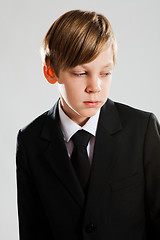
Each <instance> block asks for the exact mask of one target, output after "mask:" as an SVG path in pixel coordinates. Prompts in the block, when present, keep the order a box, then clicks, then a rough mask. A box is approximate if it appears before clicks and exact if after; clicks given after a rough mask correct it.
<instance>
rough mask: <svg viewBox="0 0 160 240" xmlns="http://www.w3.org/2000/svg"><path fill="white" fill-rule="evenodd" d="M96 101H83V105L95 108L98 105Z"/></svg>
mask: <svg viewBox="0 0 160 240" xmlns="http://www.w3.org/2000/svg"><path fill="white" fill-rule="evenodd" d="M98 103H99V102H98V101H85V102H84V104H85V105H87V106H89V107H95V106H97V105H98Z"/></svg>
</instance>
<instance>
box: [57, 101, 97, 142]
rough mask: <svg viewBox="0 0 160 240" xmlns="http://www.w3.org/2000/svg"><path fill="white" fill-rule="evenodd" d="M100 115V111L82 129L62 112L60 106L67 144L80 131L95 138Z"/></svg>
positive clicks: (62, 126) (61, 122)
mask: <svg viewBox="0 0 160 240" xmlns="http://www.w3.org/2000/svg"><path fill="white" fill-rule="evenodd" d="M99 113H100V109H99V110H98V111H97V113H96V114H95V115H94V116H92V117H90V118H89V120H88V121H87V122H86V124H85V125H84V126H83V127H81V126H79V125H78V124H77V123H75V122H74V121H72V120H71V119H70V118H69V117H68V116H67V115H66V114H65V113H64V111H63V110H62V108H61V106H60V104H59V116H60V124H61V129H62V132H63V135H64V140H65V141H66V142H69V140H70V139H71V137H72V136H73V135H74V134H75V133H76V132H77V131H78V130H82V129H83V130H85V131H87V132H89V133H91V134H92V135H93V136H95V135H96V130H97V124H98V119H99Z"/></svg>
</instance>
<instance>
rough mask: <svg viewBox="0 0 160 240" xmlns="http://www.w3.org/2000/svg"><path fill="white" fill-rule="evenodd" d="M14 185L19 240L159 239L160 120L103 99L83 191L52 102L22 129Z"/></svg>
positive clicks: (19, 136)
mask: <svg viewBox="0 0 160 240" xmlns="http://www.w3.org/2000/svg"><path fill="white" fill-rule="evenodd" d="M17 188H18V213H19V229H20V240H36V239H37V240H42V239H43V240H51V239H52V240H65V239H69V240H82V239H83V240H89V239H92V240H107V239H108V240H142V239H143V240H145V239H152V240H155V239H160V126H159V124H158V121H157V119H156V117H155V116H154V115H153V114H151V113H147V112H143V111H140V110H137V109H133V108H131V107H129V106H126V105H123V104H120V103H114V102H113V101H111V100H110V99H108V100H107V102H106V103H105V105H104V106H103V107H102V109H101V112H100V118H99V122H98V129H97V134H96V141H95V148H94V155H93V162H92V167H91V175H90V181H89V189H88V195H87V197H86V199H85V198H84V194H83V191H82V189H81V187H80V185H79V183H78V180H77V178H76V176H75V173H74V171H73V169H72V165H71V163H70V160H69V157H68V154H67V150H66V147H65V143H64V140H63V135H62V132H61V129H60V125H59V114H58V104H57V103H56V104H55V106H54V107H53V108H52V109H51V110H50V111H48V112H46V113H44V114H43V115H41V116H40V117H38V118H37V119H36V120H34V121H33V122H32V123H31V124H29V125H28V126H27V127H26V128H24V129H22V130H20V131H19V134H18V145H17Z"/></svg>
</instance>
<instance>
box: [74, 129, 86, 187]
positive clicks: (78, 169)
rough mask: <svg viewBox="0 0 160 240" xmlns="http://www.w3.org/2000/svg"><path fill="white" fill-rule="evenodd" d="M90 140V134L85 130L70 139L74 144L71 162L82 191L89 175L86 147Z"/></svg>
mask: <svg viewBox="0 0 160 240" xmlns="http://www.w3.org/2000/svg"><path fill="white" fill-rule="evenodd" d="M90 138H91V134H90V133H88V132H86V131H85V130H79V131H77V132H76V133H75V134H74V135H73V136H72V138H71V139H72V140H73V143H74V148H73V152H72V155H71V162H72V165H73V167H74V170H75V173H76V175H77V177H78V180H79V182H80V184H81V186H82V189H83V190H84V191H85V188H86V187H87V183H88V179H89V173H90V163H89V159H88V154H87V145H88V142H89V140H90Z"/></svg>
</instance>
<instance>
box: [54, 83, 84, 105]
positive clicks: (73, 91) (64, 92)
mask: <svg viewBox="0 0 160 240" xmlns="http://www.w3.org/2000/svg"><path fill="white" fill-rule="evenodd" d="M58 88H59V92H60V94H61V96H62V97H63V98H64V99H65V100H66V101H67V102H74V101H75V102H76V101H77V100H78V99H79V98H80V97H81V96H82V92H81V91H80V89H79V88H77V87H76V86H75V85H74V84H70V85H64V84H58Z"/></svg>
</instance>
